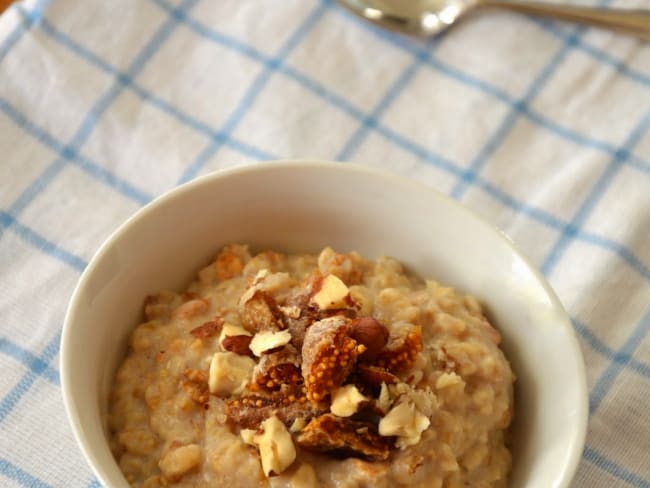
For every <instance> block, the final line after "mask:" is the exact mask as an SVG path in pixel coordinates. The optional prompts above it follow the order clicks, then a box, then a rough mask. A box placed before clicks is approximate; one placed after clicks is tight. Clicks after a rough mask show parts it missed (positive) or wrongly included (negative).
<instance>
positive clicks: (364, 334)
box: [350, 317, 389, 363]
mask: <svg viewBox="0 0 650 488" xmlns="http://www.w3.org/2000/svg"><path fill="white" fill-rule="evenodd" d="M350 335H351V336H352V338H353V339H354V340H355V341H357V342H358V343H359V344H363V345H364V346H366V348H367V349H366V352H364V353H363V354H361V356H359V361H362V362H367V363H371V362H373V361H374V360H375V359H376V358H377V356H378V355H379V353H380V351H381V350H382V348H383V347H384V346H385V345H386V342H388V336H389V333H388V329H387V328H386V327H384V326H383V325H382V324H381V323H379V321H378V320H377V319H375V318H373V317H361V318H359V319H357V320H355V321H354V322H353V323H352V332H351V334H350Z"/></svg>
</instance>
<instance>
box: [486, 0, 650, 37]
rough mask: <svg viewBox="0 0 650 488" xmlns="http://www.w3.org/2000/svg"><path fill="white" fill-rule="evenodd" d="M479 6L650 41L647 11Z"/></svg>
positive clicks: (503, 1) (505, 3) (499, 2)
mask: <svg viewBox="0 0 650 488" xmlns="http://www.w3.org/2000/svg"><path fill="white" fill-rule="evenodd" d="M477 4H478V5H481V6H485V7H499V8H506V9H509V10H515V11H517V12H521V13H525V14H531V15H540V16H543V17H551V18H555V19H560V20H568V21H571V22H580V23H584V24H590V25H594V26H597V27H604V28H607V29H613V30H617V31H619V32H624V33H626V34H631V35H634V36H636V37H638V38H640V39H643V40H646V41H650V10H608V9H604V8H592V7H576V6H570V5H560V4H551V3H541V2H525V1H518V0H517V1H510V0H479V1H477Z"/></svg>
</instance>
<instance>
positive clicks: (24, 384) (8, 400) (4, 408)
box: [0, 333, 61, 422]
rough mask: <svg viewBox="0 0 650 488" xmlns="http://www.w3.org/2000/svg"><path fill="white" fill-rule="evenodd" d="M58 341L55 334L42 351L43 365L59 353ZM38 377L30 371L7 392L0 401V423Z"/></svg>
mask: <svg viewBox="0 0 650 488" xmlns="http://www.w3.org/2000/svg"><path fill="white" fill-rule="evenodd" d="M60 339H61V334H60V333H57V334H56V335H55V336H54V338H52V339H51V340H50V342H49V343H48V344H47V345H46V346H45V349H43V352H42V354H41V355H40V356H39V359H40V360H41V361H42V362H43V363H45V364H49V363H50V361H52V359H53V358H54V356H56V354H57V353H58V352H59V342H60ZM39 376H41V375H40V374H37V373H35V372H34V371H32V370H31V369H30V370H28V371H27V372H26V373H25V374H24V375H23V376H22V377H21V378H20V380H18V382H17V383H16V384H15V385H14V386H13V388H11V389H10V390H9V392H7V394H6V395H5V396H4V398H3V399H2V400H1V401H0V422H3V421H4V420H5V419H6V418H7V416H8V415H9V414H10V413H11V412H12V411H13V409H14V407H15V406H16V405H17V404H18V402H19V401H20V399H21V398H22V397H23V396H24V395H25V393H27V392H28V391H29V389H30V388H31V387H32V385H33V384H34V382H35V381H36V379H37V378H38V377H39Z"/></svg>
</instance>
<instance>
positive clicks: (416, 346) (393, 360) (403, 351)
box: [375, 324, 422, 373]
mask: <svg viewBox="0 0 650 488" xmlns="http://www.w3.org/2000/svg"><path fill="white" fill-rule="evenodd" d="M420 351H422V328H421V327H420V326H419V325H411V324H405V325H403V326H400V327H397V328H396V329H394V330H393V331H392V332H391V334H390V337H389V338H388V343H387V344H386V346H385V347H384V349H382V351H381V352H380V353H379V356H377V360H376V361H375V364H376V365H377V366H381V367H383V368H386V369H387V370H388V371H389V372H391V373H400V372H403V371H406V370H408V369H410V368H412V367H413V364H414V363H415V358H416V356H417V355H418V353H419V352H420Z"/></svg>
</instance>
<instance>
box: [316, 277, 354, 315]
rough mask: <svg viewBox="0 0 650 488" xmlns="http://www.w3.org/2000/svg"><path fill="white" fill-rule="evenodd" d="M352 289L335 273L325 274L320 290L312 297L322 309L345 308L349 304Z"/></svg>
mask: <svg viewBox="0 0 650 488" xmlns="http://www.w3.org/2000/svg"><path fill="white" fill-rule="evenodd" d="M349 301H350V290H348V287H347V286H345V283H343V282H342V281H341V279H340V278H339V277H338V276H336V275H333V274H330V275H327V276H325V278H323V282H322V283H321V288H320V290H319V291H318V292H317V293H316V294H315V295H314V296H313V297H312V302H313V303H315V304H316V305H317V306H318V308H320V309H321V310H332V309H337V308H345V307H346V306H348V305H349Z"/></svg>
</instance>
